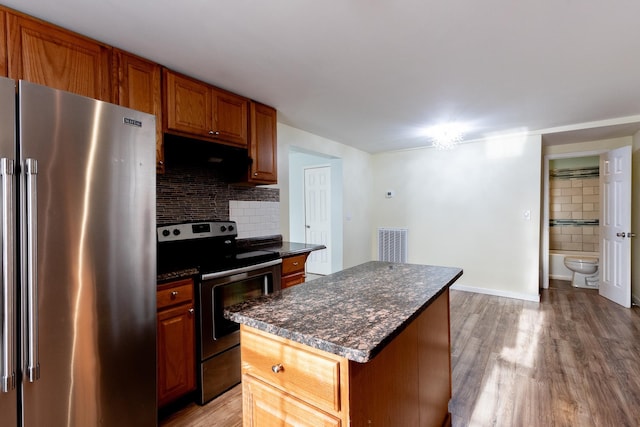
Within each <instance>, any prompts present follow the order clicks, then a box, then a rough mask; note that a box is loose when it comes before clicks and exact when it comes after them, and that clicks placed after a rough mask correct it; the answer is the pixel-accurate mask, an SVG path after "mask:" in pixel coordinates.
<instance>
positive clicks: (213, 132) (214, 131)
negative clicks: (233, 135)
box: [209, 130, 220, 136]
mask: <svg viewBox="0 0 640 427" xmlns="http://www.w3.org/2000/svg"><path fill="white" fill-rule="evenodd" d="M209 135H212V136H216V135H220V132H219V131H217V130H210V131H209Z"/></svg>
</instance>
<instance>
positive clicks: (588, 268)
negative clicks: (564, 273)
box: [564, 256, 599, 289]
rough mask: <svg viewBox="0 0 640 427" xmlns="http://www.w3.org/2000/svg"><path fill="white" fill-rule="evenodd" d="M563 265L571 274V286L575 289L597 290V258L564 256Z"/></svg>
mask: <svg viewBox="0 0 640 427" xmlns="http://www.w3.org/2000/svg"><path fill="white" fill-rule="evenodd" d="M564 265H565V266H566V267H567V268H568V269H569V270H571V271H572V272H573V277H572V280H571V285H572V286H573V287H576V288H589V289H598V286H599V279H598V258H597V257H589V256H566V257H564Z"/></svg>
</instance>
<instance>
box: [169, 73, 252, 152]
mask: <svg viewBox="0 0 640 427" xmlns="http://www.w3.org/2000/svg"><path fill="white" fill-rule="evenodd" d="M163 81H164V91H165V92H164V97H163V102H164V112H165V126H164V131H165V132H168V133H174V134H177V135H183V136H189V137H193V138H198V139H207V140H212V141H216V142H219V143H222V144H227V145H233V146H237V147H246V146H247V139H248V138H247V137H248V105H249V100H248V99H247V98H244V97H242V96H240V95H236V94H233V93H231V92H227V91H224V90H222V89H218V88H216V87H213V86H211V85H208V84H206V83H203V82H200V81H197V80H194V79H192V78H189V77H186V76H183V75H180V74H177V73H174V72H172V71H170V70H167V69H164V70H163Z"/></svg>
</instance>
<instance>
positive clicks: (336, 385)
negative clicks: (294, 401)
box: [242, 328, 340, 412]
mask: <svg viewBox="0 0 640 427" xmlns="http://www.w3.org/2000/svg"><path fill="white" fill-rule="evenodd" d="M242 370H243V373H245V374H249V375H252V376H254V377H256V378H259V379H261V380H263V381H265V382H266V383H269V384H271V385H273V386H274V387H278V388H280V389H282V390H286V392H287V393H290V394H292V395H294V396H296V397H298V398H300V399H302V400H304V401H307V402H309V403H312V404H313V405H315V406H317V407H318V408H321V409H325V410H330V411H335V412H338V411H340V362H339V360H337V358H336V359H332V358H330V357H327V356H325V355H324V354H318V353H314V352H311V351H308V350H306V349H303V348H300V347H298V346H295V345H291V344H290V343H289V342H286V340H284V339H282V340H279V339H272V338H269V337H266V336H263V335H259V334H258V333H255V332H254V330H252V329H248V328H244V329H243V334H242Z"/></svg>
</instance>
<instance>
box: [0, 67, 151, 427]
mask: <svg viewBox="0 0 640 427" xmlns="http://www.w3.org/2000/svg"><path fill="white" fill-rule="evenodd" d="M0 200H1V203H0V234H1V236H0V237H1V238H0V240H1V244H0V252H1V254H0V255H1V256H0V258H1V266H0V268H1V276H2V277H1V279H2V297H1V298H2V300H1V304H0V318H1V320H2V325H1V332H0V334H1V336H0V338H1V339H0V371H1V372H0V373H1V375H2V377H1V381H2V383H1V384H0V390H1V391H0V425H2V426H24V427H36V426H118V427H123V426H155V425H156V423H157V415H156V414H157V410H156V350H155V349H156V347H155V346H156V315H155V311H156V308H155V305H156V304H155V276H156V246H155V217H156V215H155V213H156V204H155V118H154V116H152V115H148V114H145V113H141V112H138V111H134V110H130V109H126V108H123V107H119V106H116V105H112V104H107V103H104V102H101V101H97V100H93V99H89V98H85V97H81V96H78V95H73V94H70V93H66V92H61V91H57V90H53V89H51V88H47V87H44V86H39V85H35V84H31V83H27V82H23V81H20V82H15V81H13V80H9V79H4V78H3V79H0Z"/></svg>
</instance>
